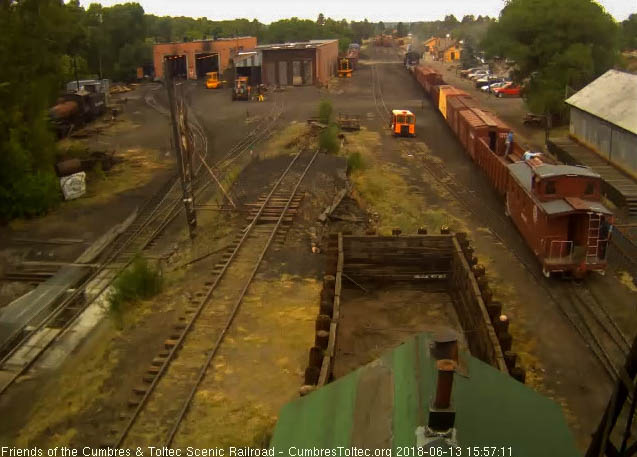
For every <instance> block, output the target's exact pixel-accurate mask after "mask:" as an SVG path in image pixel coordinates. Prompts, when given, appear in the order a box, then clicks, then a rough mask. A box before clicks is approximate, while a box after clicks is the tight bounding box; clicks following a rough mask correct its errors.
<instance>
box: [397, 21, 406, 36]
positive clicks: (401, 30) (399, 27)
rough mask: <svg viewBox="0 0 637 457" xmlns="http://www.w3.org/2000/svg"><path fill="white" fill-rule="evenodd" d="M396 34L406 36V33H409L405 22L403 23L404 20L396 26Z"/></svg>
mask: <svg viewBox="0 0 637 457" xmlns="http://www.w3.org/2000/svg"><path fill="white" fill-rule="evenodd" d="M396 35H397V36H399V37H404V36H405V35H407V32H406V29H405V24H403V23H402V22H399V23H398V25H397V26H396Z"/></svg>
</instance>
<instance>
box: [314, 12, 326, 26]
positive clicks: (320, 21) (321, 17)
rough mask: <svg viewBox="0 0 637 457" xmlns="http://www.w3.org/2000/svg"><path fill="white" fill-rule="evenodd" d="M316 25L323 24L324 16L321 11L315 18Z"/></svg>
mask: <svg viewBox="0 0 637 457" xmlns="http://www.w3.org/2000/svg"><path fill="white" fill-rule="evenodd" d="M316 25H318V26H323V25H325V16H324V15H323V13H320V14H319V15H318V19H317V20H316Z"/></svg>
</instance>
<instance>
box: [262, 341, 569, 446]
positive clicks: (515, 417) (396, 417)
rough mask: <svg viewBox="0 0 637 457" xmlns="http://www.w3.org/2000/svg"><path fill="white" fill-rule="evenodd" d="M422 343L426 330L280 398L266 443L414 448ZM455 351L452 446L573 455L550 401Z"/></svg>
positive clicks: (425, 376)
mask: <svg viewBox="0 0 637 457" xmlns="http://www.w3.org/2000/svg"><path fill="white" fill-rule="evenodd" d="M430 344H431V336H430V335H429V334H427V333H421V334H419V335H416V336H414V337H412V338H409V339H408V340H406V341H405V342H404V343H403V344H401V345H400V346H398V347H396V348H395V349H393V350H391V351H388V352H386V353H384V354H383V355H382V356H381V358H379V359H377V360H375V361H373V362H371V363H370V364H368V365H365V366H364V367H362V368H359V369H358V370H356V371H354V372H352V373H349V374H348V375H346V376H343V377H342V378H339V379H337V380H336V381H334V382H332V383H330V384H327V385H326V386H324V387H322V388H321V389H318V390H316V391H315V392H312V393H311V394H309V395H307V396H305V397H302V398H299V399H297V400H294V401H292V402H290V403H288V404H287V405H285V406H284V407H283V408H282V409H281V412H280V414H279V420H278V422H277V424H276V428H275V430H274V434H273V437H272V440H271V442H270V446H271V447H272V448H274V449H275V450H278V451H279V452H281V450H287V449H290V448H291V447H296V448H298V449H313V448H314V449H337V448H338V446H344V447H353V446H356V447H359V448H367V449H379V448H380V449H396V448H397V447H402V446H409V447H410V448H411V446H415V445H416V440H417V437H416V434H415V431H416V428H417V427H419V426H422V425H425V423H426V422H427V415H428V408H429V404H430V401H431V400H432V397H433V395H434V393H435V390H436V387H435V385H436V367H435V362H436V361H435V359H434V358H433V357H431V355H430V351H429V347H430ZM459 355H460V365H461V366H464V367H465V368H466V369H465V370H464V371H463V372H462V373H461V372H460V371H458V372H457V373H456V374H455V375H454V381H453V393H452V406H453V407H454V408H455V410H456V418H455V424H454V425H455V428H456V430H457V440H458V445H459V446H462V447H463V448H464V447H466V446H480V447H482V446H485V445H488V446H496V447H498V448H499V447H501V446H504V447H506V448H507V449H508V447H509V446H511V447H512V448H513V450H514V451H513V452H514V454H515V456H516V457H537V456H560V457H571V456H573V457H575V456H580V455H581V454H580V453H579V451H578V450H577V448H576V447H575V441H574V439H573V435H572V433H571V432H570V430H569V429H568V427H567V425H566V421H565V419H564V416H563V414H562V410H561V408H560V406H559V405H558V404H557V403H555V402H554V401H552V400H550V399H549V398H546V397H544V396H542V395H540V394H539V393H537V392H535V391H534V390H533V389H531V388H529V387H527V386H525V385H524V384H521V383H519V382H518V381H516V380H515V379H513V378H511V377H510V376H508V375H507V374H505V373H502V372H500V371H498V370H497V369H495V368H493V367H492V366H490V365H487V364H486V363H483V362H481V361H480V360H478V359H476V358H474V357H472V356H471V355H470V354H469V353H467V352H463V351H460V354H459ZM284 452H285V451H284ZM299 455H300V454H299ZM370 455H374V452H372V453H370ZM393 455H396V453H393ZM447 455H449V454H447ZM463 455H464V454H463Z"/></svg>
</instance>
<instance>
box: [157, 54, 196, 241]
mask: <svg viewBox="0 0 637 457" xmlns="http://www.w3.org/2000/svg"><path fill="white" fill-rule="evenodd" d="M164 78H165V81H166V91H167V92H168V105H169V106H170V123H171V126H172V140H173V148H174V150H175V157H176V158H177V168H178V169H179V178H180V181H181V188H182V191H183V202H184V209H185V212H186V222H187V223H188V232H189V234H190V239H194V238H195V236H196V231H197V213H196V212H195V196H194V193H193V189H192V143H191V141H190V134H189V132H188V120H187V117H186V108H185V107H184V103H183V98H182V99H180V100H179V101H177V97H176V94H175V81H174V77H173V64H172V61H170V60H164Z"/></svg>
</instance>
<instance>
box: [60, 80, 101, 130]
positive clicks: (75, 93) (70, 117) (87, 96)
mask: <svg viewBox="0 0 637 457" xmlns="http://www.w3.org/2000/svg"><path fill="white" fill-rule="evenodd" d="M67 90H68V92H67V93H65V94H63V95H62V96H60V97H59V98H58V99H57V102H56V104H55V105H54V106H53V107H52V108H51V109H49V118H50V120H51V124H52V125H53V128H54V129H55V131H56V133H57V134H58V137H60V138H63V137H65V136H67V135H69V134H70V133H71V131H73V130H75V129H77V128H79V127H82V126H83V125H85V124H86V123H88V122H90V121H92V120H94V119H95V118H97V117H98V116H100V115H101V114H104V112H105V111H106V93H107V91H108V83H107V82H104V81H98V80H85V81H78V82H75V81H73V82H71V83H69V84H68V85H67Z"/></svg>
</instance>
